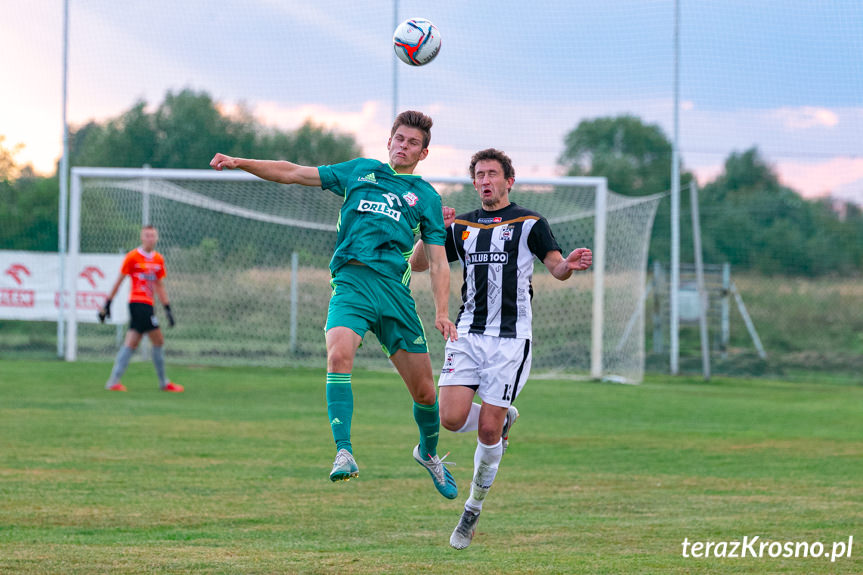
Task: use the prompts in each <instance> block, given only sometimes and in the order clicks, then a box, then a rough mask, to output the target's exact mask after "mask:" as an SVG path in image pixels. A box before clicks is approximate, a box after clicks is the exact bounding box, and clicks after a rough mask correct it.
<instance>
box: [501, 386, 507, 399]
mask: <svg viewBox="0 0 863 575" xmlns="http://www.w3.org/2000/svg"><path fill="white" fill-rule="evenodd" d="M501 399H502V400H504V401H509V384H508V383H504V384H503V397H501Z"/></svg>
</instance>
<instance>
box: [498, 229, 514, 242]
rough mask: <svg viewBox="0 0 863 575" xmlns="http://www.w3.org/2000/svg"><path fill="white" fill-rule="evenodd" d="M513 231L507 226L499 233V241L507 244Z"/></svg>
mask: <svg viewBox="0 0 863 575" xmlns="http://www.w3.org/2000/svg"><path fill="white" fill-rule="evenodd" d="M513 229H514V228H513V227H512V226H508V227H507V228H506V229H504V230H501V232H500V239H501V240H503V241H505V242H508V241H509V240H511V239H512V230H513Z"/></svg>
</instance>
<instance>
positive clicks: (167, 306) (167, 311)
mask: <svg viewBox="0 0 863 575" xmlns="http://www.w3.org/2000/svg"><path fill="white" fill-rule="evenodd" d="M165 315H167V316H168V327H174V324H176V323H177V322H175V321H174V314H173V313H171V306H170V304H165Z"/></svg>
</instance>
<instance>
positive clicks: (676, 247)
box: [669, 0, 680, 375]
mask: <svg viewBox="0 0 863 575" xmlns="http://www.w3.org/2000/svg"><path fill="white" fill-rule="evenodd" d="M679 104H680V0H674V140H673V142H672V144H671V294H670V296H671V297H670V300H671V326H670V330H669V332H670V335H671V366H670V367H671V374H672V375H677V373H678V372H679V365H678V359H679V357H680V340H679V336H680V333H679V330H680V310H679V303H680V302H679V292H680V148H679V146H678V138H679V133H680V121H679V115H680V114H679V110H680V105H679Z"/></svg>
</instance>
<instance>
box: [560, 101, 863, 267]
mask: <svg viewBox="0 0 863 575" xmlns="http://www.w3.org/2000/svg"><path fill="white" fill-rule="evenodd" d="M671 156H672V145H671V142H670V140H669V139H668V138H667V137H666V136H665V134H664V133H663V132H662V129H661V128H660V127H659V126H657V125H650V124H645V123H644V122H642V121H641V120H640V119H639V118H637V117H635V116H630V115H624V116H618V117H611V118H596V119H591V120H584V121H582V122H581V123H579V125H578V126H577V127H576V128H575V129H573V130H571V131H570V132H569V133H568V134H567V135H566V137H565V140H564V151H563V153H562V154H561V155H560V158H559V160H558V161H559V164H560V165H561V166H563V167H565V168H566V169H567V173H568V175H571V176H605V177H606V178H608V187H609V188H610V189H611V190H613V191H615V192H617V193H620V194H624V195H634V196H639V195H650V194H657V193H663V192H667V191H668V190H670V189H671V170H670V166H671ZM693 177H694V176H693V175H692V173H691V172H689V171H687V170H685V169H681V226H680V228H681V260H682V261H689V262H692V261H694V255H693V242H692V226H691V224H690V222H691V218H690V209H691V207H690V201H689V188H688V186H689V182H690V181H691V180H692V179H693ZM698 207H699V212H700V216H701V217H700V222H701V239H702V252H703V255H704V261H705V262H707V263H724V262H729V263H731V264H732V266H734V267H735V269H745V270H754V271H758V272H761V273H767V274H786V275H818V276H821V275H831V274H835V275H849V274H855V275H856V274H859V273H860V272H863V213H861V208H860V206H858V205H855V204H852V203H844V204H841V205H834V204H833V202H832V201H831V200H830V199H828V198H822V199H806V198H804V197H802V196H801V195H800V194H798V193H797V192H795V191H794V190H793V189H791V188H789V187H787V186H783V185H782V184H781V183H780V181H779V177H778V175H777V173H776V171H775V169H774V168H773V167H772V166H770V165H769V163H768V162H767V161H766V160H765V159H764V158H763V156H762V155H761V153H760V152H759V150H758V149H757V148H755V147H753V148H750V149H748V150H745V151H743V152H732V153H731V154H730V155H729V156H728V158H726V160H725V164H724V168H723V171H722V173H721V174H720V175H719V176H718V177H717V178H716V179H715V180H713V181H711V182H709V183H708V184H706V185H705V186H704V187H703V188H702V189H700V190H699V195H698ZM670 229H671V210H670V201H669V199H668V198H666V199H665V200H664V201H663V202H662V203H660V207H659V210H658V211H657V214H656V219H655V221H654V227H653V234H652V237H651V244H650V252H649V254H650V258H651V259H652V260H658V261H663V262H667V261H668V260H669V253H670V251H671V232H670Z"/></svg>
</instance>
